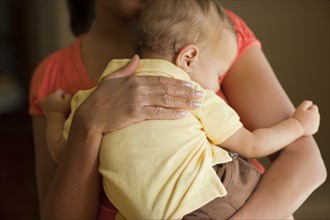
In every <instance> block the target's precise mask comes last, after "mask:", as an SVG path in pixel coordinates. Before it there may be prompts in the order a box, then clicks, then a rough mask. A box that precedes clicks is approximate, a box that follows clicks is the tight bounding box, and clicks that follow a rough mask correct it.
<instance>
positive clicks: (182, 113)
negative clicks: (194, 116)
mask: <svg viewBox="0 0 330 220" xmlns="http://www.w3.org/2000/svg"><path fill="white" fill-rule="evenodd" d="M187 113H188V112H186V111H180V112H179V114H180V116H182V117H183V116H186V115H187Z"/></svg>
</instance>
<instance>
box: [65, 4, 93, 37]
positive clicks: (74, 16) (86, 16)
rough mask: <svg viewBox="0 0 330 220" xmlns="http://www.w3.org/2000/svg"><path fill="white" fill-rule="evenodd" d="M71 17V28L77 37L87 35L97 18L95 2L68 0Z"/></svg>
mask: <svg viewBox="0 0 330 220" xmlns="http://www.w3.org/2000/svg"><path fill="white" fill-rule="evenodd" d="M66 2H67V6H68V10H69V15H70V28H71V31H72V33H73V34H74V35H75V36H79V35H81V34H84V33H86V32H87V31H88V30H89V28H90V26H91V24H92V22H93V20H94V16H95V11H94V10H95V0H66Z"/></svg>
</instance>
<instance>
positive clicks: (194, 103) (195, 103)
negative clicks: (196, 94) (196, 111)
mask: <svg viewBox="0 0 330 220" xmlns="http://www.w3.org/2000/svg"><path fill="white" fill-rule="evenodd" d="M192 106H194V107H199V106H201V103H200V102H197V101H193V102H192Z"/></svg>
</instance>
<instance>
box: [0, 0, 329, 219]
mask: <svg viewBox="0 0 330 220" xmlns="http://www.w3.org/2000/svg"><path fill="white" fill-rule="evenodd" d="M223 4H224V6H226V7H227V8H228V9H231V10H233V11H234V12H235V13H237V14H238V15H239V16H241V17H242V18H243V20H244V21H245V22H246V23H247V24H248V25H249V26H250V27H251V29H252V30H253V31H254V32H255V34H256V36H257V37H258V38H259V39H260V41H261V42H262V44H263V50H264V52H265V54H266V56H267V57H268V59H269V61H270V63H271V64H272V66H273V69H274V71H275V72H276V74H277V76H278V78H279V80H280V82H281V83H282V85H283V87H284V89H285V90H286V91H287V93H288V94H289V96H290V98H291V99H292V101H293V103H294V104H295V105H297V104H298V103H300V102H301V101H302V100H303V99H311V100H313V101H314V102H315V103H317V104H318V105H319V108H320V112H321V116H322V121H321V127H320V131H319V132H318V133H317V134H316V135H315V139H316V140H317V142H318V144H319V147H320V150H321V153H322V155H323V158H324V160H325V163H326V166H327V169H328V170H329V100H330V99H329V41H330V38H329V27H330V24H329V21H330V18H329V11H330V5H329V1H328V0H324V1H319V0H314V1H310V0H308V1H297V0H294V1H287V0H277V1H276V0H272V1H266V0H265V1H260V0H259V1H249V0H241V1H239V0H230V1H223ZM73 40H74V38H73V36H72V34H71V32H70V29H69V25H68V14H67V10H66V4H65V1H64V0H23V1H22V0H0V131H1V132H0V197H1V202H0V219H38V201H37V190H36V183H35V171H34V150H33V140H32V131H31V120H30V117H29V115H28V113H27V108H28V90H29V82H30V78H31V74H32V72H33V70H34V68H35V67H36V65H37V64H38V63H39V62H40V61H41V60H42V59H43V58H45V57H46V56H47V55H49V54H50V53H52V52H54V51H55V50H57V49H59V48H62V47H65V46H67V45H68V44H70V43H71V42H72V41H73ZM292 159H293V160H294V158H292ZM302 169H304V168H303V167H302ZM306 175H308V173H306ZM329 207H330V205H329V180H327V182H326V183H325V184H323V185H322V186H321V187H320V188H319V189H317V190H316V191H315V192H314V193H313V194H312V195H311V196H310V198H309V199H308V200H307V201H306V202H305V204H304V205H303V206H302V207H301V208H300V209H299V210H298V211H297V212H296V213H295V218H296V219H329V218H330V217H329Z"/></svg>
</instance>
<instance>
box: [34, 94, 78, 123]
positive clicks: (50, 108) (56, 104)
mask: <svg viewBox="0 0 330 220" xmlns="http://www.w3.org/2000/svg"><path fill="white" fill-rule="evenodd" d="M71 98H72V97H71V95H70V94H68V93H65V92H64V91H63V90H62V89H58V90H56V91H55V92H54V93H52V94H51V95H49V96H47V97H46V98H44V99H43V100H41V102H40V105H41V109H42V111H43V112H44V114H45V116H46V117H48V116H49V115H50V114H52V113H61V114H64V115H67V114H68V113H69V111H70V103H71Z"/></svg>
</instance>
